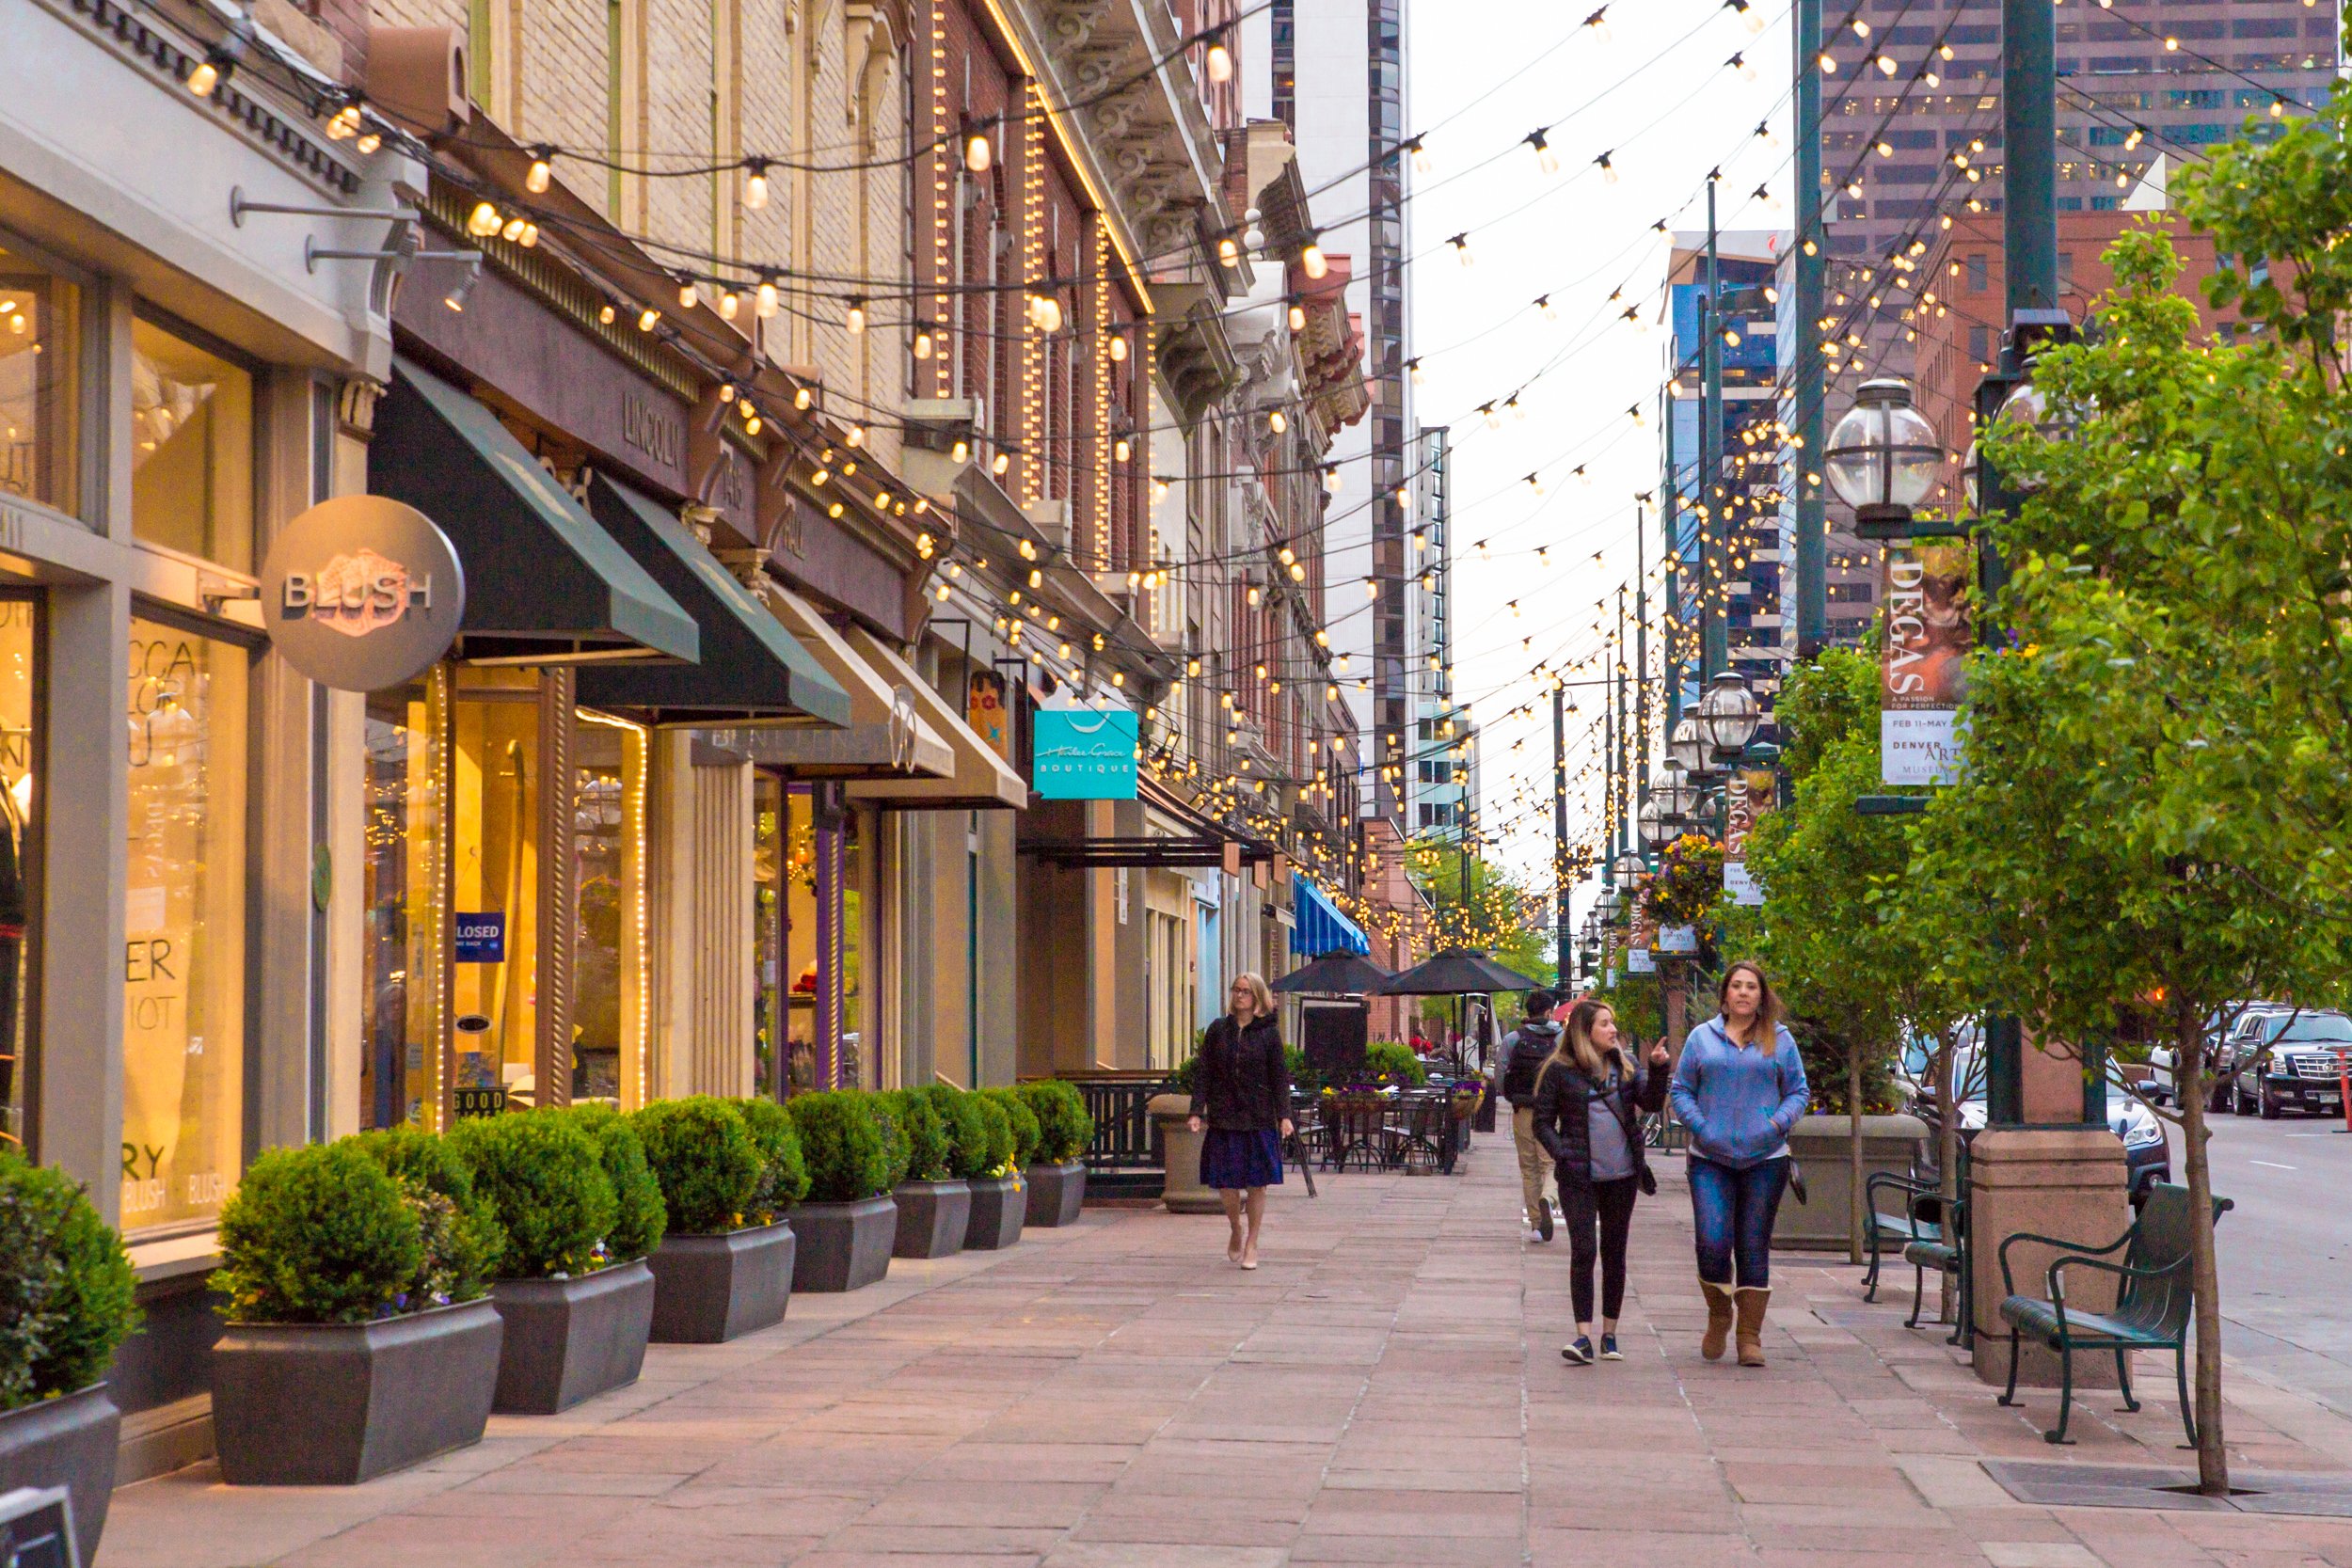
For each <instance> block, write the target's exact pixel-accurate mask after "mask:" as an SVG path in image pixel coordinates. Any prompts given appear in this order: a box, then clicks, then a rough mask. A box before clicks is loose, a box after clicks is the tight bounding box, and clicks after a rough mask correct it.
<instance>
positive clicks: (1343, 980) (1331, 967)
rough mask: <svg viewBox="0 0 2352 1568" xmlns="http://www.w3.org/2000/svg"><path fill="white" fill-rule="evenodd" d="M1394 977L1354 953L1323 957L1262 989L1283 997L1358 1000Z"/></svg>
mask: <svg viewBox="0 0 2352 1568" xmlns="http://www.w3.org/2000/svg"><path fill="white" fill-rule="evenodd" d="M1394 978H1395V976H1394V975H1392V974H1390V973H1389V972H1388V971H1387V970H1385V969H1382V968H1381V967H1380V966H1379V965H1378V964H1376V963H1374V962H1373V961H1372V960H1371V959H1370V958H1363V957H1360V956H1359V955H1357V954H1354V953H1345V952H1342V953H1326V954H1324V955H1323V956H1322V957H1321V958H1316V959H1314V960H1313V961H1312V962H1311V963H1306V964H1302V965H1300V966H1299V967H1298V968H1296V969H1294V970H1292V971H1291V972H1290V973H1289V974H1285V975H1283V976H1282V977H1281V978H1280V979H1279V980H1277V981H1275V982H1274V983H1273V984H1272V985H1270V986H1268V987H1266V990H1270V991H1277V992H1279V993H1281V994H1283V995H1286V996H1298V995H1308V996H1361V995H1364V994H1365V993H1367V992H1370V991H1376V990H1385V989H1387V987H1388V984H1389V982H1390V981H1391V980H1392V979H1394Z"/></svg>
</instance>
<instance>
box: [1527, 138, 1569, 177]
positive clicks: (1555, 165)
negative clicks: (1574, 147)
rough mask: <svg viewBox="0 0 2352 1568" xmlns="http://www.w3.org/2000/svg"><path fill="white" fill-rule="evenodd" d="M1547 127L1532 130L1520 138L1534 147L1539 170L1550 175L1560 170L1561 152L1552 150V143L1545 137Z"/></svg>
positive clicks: (1536, 165) (1536, 164)
mask: <svg viewBox="0 0 2352 1568" xmlns="http://www.w3.org/2000/svg"><path fill="white" fill-rule="evenodd" d="M1547 129H1549V127H1543V128H1539V129H1537V130H1534V131H1530V132H1529V133H1528V134H1527V135H1525V136H1524V137H1522V138H1520V139H1521V140H1523V141H1525V142H1526V143H1527V145H1528V146H1529V147H1531V148H1533V149H1534V151H1535V167H1536V169H1537V171H1538V172H1540V173H1543V174H1548V175H1549V174H1557V173H1559V172H1560V154H1558V153H1557V152H1554V151H1553V150H1551V143H1550V142H1549V141H1547V140H1545V139H1544V131H1545V130H1547Z"/></svg>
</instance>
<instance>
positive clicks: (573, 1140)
mask: <svg viewBox="0 0 2352 1568" xmlns="http://www.w3.org/2000/svg"><path fill="white" fill-rule="evenodd" d="M449 1138H450V1141H451V1142H452V1143H453V1144H454V1145H455V1146H456V1148H457V1152H458V1153H459V1154H460V1155H461V1156H463V1157H464V1159H465V1160H466V1163H467V1164H469V1165H471V1166H472V1167H473V1184H474V1190H475V1191H476V1192H478V1193H480V1194H481V1195H482V1196H484V1197H485V1198H486V1199H488V1200H489V1204H490V1207H491V1209H492V1210H493V1211H494V1212H496V1213H497V1215H498V1220H499V1224H500V1226H501V1227H503V1228H504V1230H505V1234H506V1242H505V1245H503V1246H501V1248H499V1252H498V1257H497V1258H496V1259H494V1260H493V1262H492V1263H491V1272H492V1274H493V1275H496V1276H497V1277H498V1278H501V1279H568V1278H572V1277H574V1276H576V1275H583V1274H589V1273H593V1272H594V1271H595V1270H596V1269H599V1268H601V1267H603V1266H604V1264H605V1263H606V1261H607V1260H608V1257H609V1255H608V1254H607V1252H606V1238H607V1237H609V1236H611V1235H612V1228H613V1225H614V1222H615V1221H616V1220H617V1218H618V1217H619V1213H620V1199H619V1197H618V1196H617V1195H616V1194H615V1193H614V1192H613V1190H612V1178H610V1177H608V1176H607V1175H605V1172H604V1159H603V1156H602V1154H601V1153H600V1152H599V1150H598V1148H597V1147H596V1139H594V1138H592V1137H590V1136H589V1135H588V1133H587V1132H586V1131H585V1130H584V1129H582V1128H581V1127H580V1124H579V1123H578V1122H576V1121H574V1120H573V1119H572V1118H571V1117H567V1116H551V1115H548V1114H546V1113H543V1112H538V1111H531V1112H517V1113H514V1114H511V1115H507V1116H496V1117H467V1118H466V1119H464V1120H462V1121H460V1122H458V1124H457V1125H456V1127H455V1128H453V1130H452V1131H451V1132H450V1133H449Z"/></svg>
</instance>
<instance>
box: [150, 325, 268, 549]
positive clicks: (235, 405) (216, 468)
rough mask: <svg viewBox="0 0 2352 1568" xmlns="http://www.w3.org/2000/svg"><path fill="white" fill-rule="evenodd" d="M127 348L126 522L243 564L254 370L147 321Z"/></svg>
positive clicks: (153, 536) (163, 540) (249, 508)
mask: <svg viewBox="0 0 2352 1568" xmlns="http://www.w3.org/2000/svg"><path fill="white" fill-rule="evenodd" d="M131 350H132V353H131V427H132V429H131V436H132V447H131V531H132V532H133V533H134V534H135V535H136V536H137V537H138V538H140V539H142V540H145V541H146V542H147V543H149V544H151V545H162V546H166V547H167V548H170V549H175V550H180V551H183V552H184V553H186V554H188V555H195V556H201V557H203V558H204V559H205V560H207V561H216V562H219V563H220V564H222V565H224V566H227V567H230V569H232V570H234V571H240V572H243V571H250V570H251V569H252V565H253V377H252V376H251V374H249V373H248V372H246V371H244V370H242V369H240V368H239V367H238V366H236V365H233V364H231V363H230V361H228V360H227V359H224V358H222V357H221V356H219V355H216V354H215V353H213V352H212V351H210V350H209V349H204V348H200V347H199V346H198V345H197V344H195V343H192V342H189V341H186V340H184V339H183V338H179V337H175V336H174V335H173V334H171V333H170V332H167V331H166V330H165V329H164V328H163V327H160V326H158V325H155V324H154V323H153V322H151V321H146V320H140V321H137V322H135V323H133V325H132V327H131Z"/></svg>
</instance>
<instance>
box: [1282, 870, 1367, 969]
mask: <svg viewBox="0 0 2352 1568" xmlns="http://www.w3.org/2000/svg"><path fill="white" fill-rule="evenodd" d="M1291 918H1292V920H1293V922H1294V923H1295V924H1293V925H1292V927H1291V951H1292V952H1293V953H1295V954H1297V955H1298V956H1300V957H1302V958H1321V957H1323V955H1324V954H1326V953H1353V954H1355V955H1356V956H1357V957H1359V958H1364V957H1368V956H1369V955H1370V954H1371V952H1372V939H1371V938H1370V937H1368V936H1366V935H1364V928H1363V927H1360V926H1359V925H1357V924H1356V923H1355V922H1354V921H1352V920H1350V919H1348V918H1347V916H1345V915H1343V914H1342V913H1341V912H1340V907H1339V906H1338V905H1337V904H1334V903H1332V902H1331V898H1330V895H1328V894H1327V893H1325V892H1324V891H1323V890H1322V889H1321V888H1319V887H1317V886H1315V884H1314V883H1312V882H1311V881H1309V880H1308V879H1306V878H1304V877H1301V876H1299V875H1298V874H1296V873H1295V872H1294V873H1292V875H1291Z"/></svg>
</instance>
